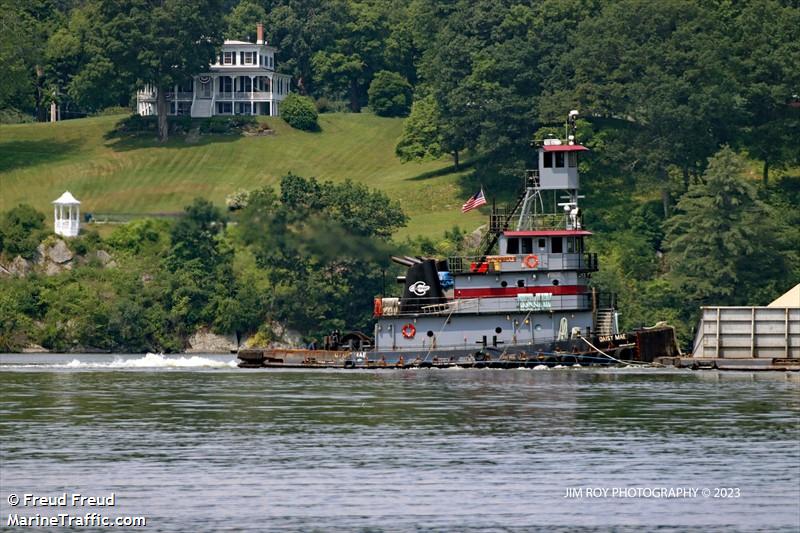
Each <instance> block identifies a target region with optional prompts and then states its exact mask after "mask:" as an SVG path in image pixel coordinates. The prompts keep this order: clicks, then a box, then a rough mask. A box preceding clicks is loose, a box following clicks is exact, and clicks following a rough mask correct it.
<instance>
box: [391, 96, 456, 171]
mask: <svg viewBox="0 0 800 533" xmlns="http://www.w3.org/2000/svg"><path fill="white" fill-rule="evenodd" d="M441 123H442V120H441V114H440V112H439V107H438V106H437V105H436V100H435V99H434V98H433V97H432V96H430V95H428V96H426V97H425V98H422V99H420V100H416V101H415V102H414V103H413V104H412V105H411V114H410V115H409V116H408V118H407V119H406V120H405V121H404V122H403V133H402V135H401V136H400V140H399V141H398V142H397V147H396V148H395V153H396V154H397V156H398V157H399V158H400V160H401V161H420V160H424V159H438V158H440V157H441V156H442V155H443V154H445V153H446V152H445V150H444V135H443V133H442V131H441V126H440V125H441Z"/></svg>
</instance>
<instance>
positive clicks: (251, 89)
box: [250, 76, 256, 115]
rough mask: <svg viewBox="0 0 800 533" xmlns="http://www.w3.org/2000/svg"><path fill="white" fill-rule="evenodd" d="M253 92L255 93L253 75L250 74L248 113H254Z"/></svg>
mask: <svg viewBox="0 0 800 533" xmlns="http://www.w3.org/2000/svg"><path fill="white" fill-rule="evenodd" d="M253 93H255V76H250V114H251V115H255V114H256V113H255V112H254V110H253V106H254V105H255V104H253Z"/></svg>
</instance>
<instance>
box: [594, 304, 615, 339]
mask: <svg viewBox="0 0 800 533" xmlns="http://www.w3.org/2000/svg"><path fill="white" fill-rule="evenodd" d="M594 322H595V323H594V327H595V333H597V334H598V335H613V334H614V309H613V308H601V309H598V310H597V312H596V314H595V321H594Z"/></svg>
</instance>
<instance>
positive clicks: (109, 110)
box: [95, 105, 131, 117]
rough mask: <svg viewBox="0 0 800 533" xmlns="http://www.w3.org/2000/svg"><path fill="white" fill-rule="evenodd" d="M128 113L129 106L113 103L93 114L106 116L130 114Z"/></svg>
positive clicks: (129, 111) (129, 110)
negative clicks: (113, 104)
mask: <svg viewBox="0 0 800 533" xmlns="http://www.w3.org/2000/svg"><path fill="white" fill-rule="evenodd" d="M130 113H131V108H129V107H124V106H119V105H115V106H111V107H105V108H103V109H101V110H100V111H98V112H97V113H95V116H98V117H107V116H110V115H130Z"/></svg>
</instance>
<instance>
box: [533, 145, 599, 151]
mask: <svg viewBox="0 0 800 533" xmlns="http://www.w3.org/2000/svg"><path fill="white" fill-rule="evenodd" d="M542 150H544V151H545V152H583V151H587V152H588V151H589V149H588V148H586V147H585V146H581V145H580V144H545V145H544V146H542Z"/></svg>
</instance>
